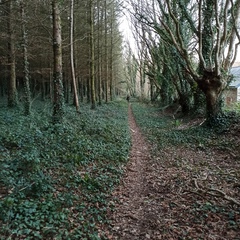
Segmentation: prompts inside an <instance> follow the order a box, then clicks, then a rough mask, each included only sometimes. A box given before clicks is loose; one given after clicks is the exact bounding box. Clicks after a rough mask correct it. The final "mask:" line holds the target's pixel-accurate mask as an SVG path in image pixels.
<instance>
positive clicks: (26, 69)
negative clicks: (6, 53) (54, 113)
mask: <svg viewBox="0 0 240 240" xmlns="http://www.w3.org/2000/svg"><path fill="white" fill-rule="evenodd" d="M20 7H21V20H22V51H23V67H24V70H23V71H24V79H23V85H24V114H25V115H29V114H30V105H31V92H30V85H29V62H28V51H27V50H28V49H27V43H28V41H27V31H26V13H25V1H24V0H21V2H20Z"/></svg>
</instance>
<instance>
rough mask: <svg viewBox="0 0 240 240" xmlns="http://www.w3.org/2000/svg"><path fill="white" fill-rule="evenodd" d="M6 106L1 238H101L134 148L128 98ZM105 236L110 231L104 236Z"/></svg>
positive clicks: (1, 113)
mask: <svg viewBox="0 0 240 240" xmlns="http://www.w3.org/2000/svg"><path fill="white" fill-rule="evenodd" d="M39 104H40V103H38V104H37V105H36V106H33V109H34V110H33V112H32V115H31V116H29V117H26V116H23V115H22V111H20V110H19V111H17V110H9V109H7V108H4V107H1V109H0V132H1V136H0V239H100V236H99V234H98V232H97V228H96V226H97V225H98V224H101V223H104V222H106V221H107V220H106V218H105V214H106V211H107V206H109V204H108V197H109V195H110V193H111V191H112V189H113V187H114V186H116V184H118V183H119V179H120V176H121V174H122V171H123V166H124V164H125V163H126V161H127V158H128V153H129V148H130V132H129V128H128V116H127V104H126V103H125V102H121V101H118V102H113V103H110V104H104V105H103V106H99V107H98V108H97V110H94V111H93V110H90V109H89V106H88V105H84V106H81V114H77V113H75V110H74V108H73V107H66V114H65V119H64V123H63V124H61V125H52V124H51V120H50V119H51V107H50V106H48V105H44V106H43V105H41V106H39ZM101 237H102V238H104V236H101Z"/></svg>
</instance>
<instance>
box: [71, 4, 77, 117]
mask: <svg viewBox="0 0 240 240" xmlns="http://www.w3.org/2000/svg"><path fill="white" fill-rule="evenodd" d="M73 7H74V0H71V2H70V64H71V74H72V83H73V91H74V100H75V101H74V102H75V106H76V111H77V112H79V101H78V91H77V83H76V76H75V67H74V49H73V27H74V22H73V20H74V19H73V16H74V15H73V10H74V8H73Z"/></svg>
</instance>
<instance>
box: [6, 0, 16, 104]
mask: <svg viewBox="0 0 240 240" xmlns="http://www.w3.org/2000/svg"><path fill="white" fill-rule="evenodd" d="M7 4H8V65H9V84H8V107H15V106H17V104H18V97H17V88H16V60H15V40H14V31H13V2H12V0H9V1H8V2H7Z"/></svg>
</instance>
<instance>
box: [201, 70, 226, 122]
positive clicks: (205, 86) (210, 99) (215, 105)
mask: <svg viewBox="0 0 240 240" xmlns="http://www.w3.org/2000/svg"><path fill="white" fill-rule="evenodd" d="M198 86H199V88H200V89H201V90H202V91H203V93H204V94H205V97H206V117H207V120H208V122H209V123H211V122H212V121H215V119H216V118H217V117H218V116H219V115H220V114H221V113H222V105H221V94H222V91H223V89H224V87H225V86H224V81H223V80H222V77H221V76H216V75H215V74H214V71H207V70H205V71H204V73H203V77H202V78H201V79H200V80H199V81H198Z"/></svg>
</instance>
